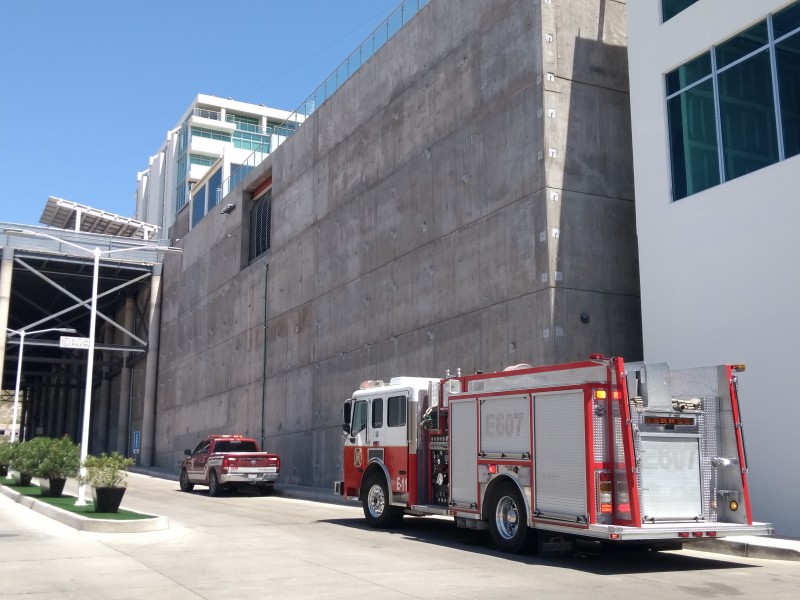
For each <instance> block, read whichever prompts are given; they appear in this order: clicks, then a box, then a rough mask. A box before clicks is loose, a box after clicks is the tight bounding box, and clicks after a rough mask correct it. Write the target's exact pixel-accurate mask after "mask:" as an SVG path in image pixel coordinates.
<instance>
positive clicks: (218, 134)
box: [136, 94, 297, 237]
mask: <svg viewBox="0 0 800 600" xmlns="http://www.w3.org/2000/svg"><path fill="white" fill-rule="evenodd" d="M290 117H291V118H294V119H297V115H296V114H293V113H290V112H289V111H285V110H278V109H275V108H269V107H266V106H262V105H260V104H250V103H247V102H239V101H237V100H232V99H230V98H227V99H226V98H217V97H216V96H210V95H206V94H198V95H197V97H196V98H195V99H194V101H193V102H192V103H191V105H189V108H187V109H186V112H185V113H184V114H183V116H182V117H181V118H180V120H179V121H178V125H177V126H176V127H175V128H174V129H172V130H171V131H168V132H167V139H166V140H165V141H164V143H163V144H162V145H161V148H159V150H158V152H157V153H156V154H154V155H153V156H151V157H150V162H149V164H148V167H147V169H145V170H144V171H142V172H140V173H138V174H137V190H136V218H137V219H140V220H142V221H146V222H148V223H153V224H157V225H159V226H160V227H161V236H162V237H168V235H169V228H170V227H171V226H172V224H173V222H174V221H175V216H176V215H177V213H178V212H179V211H181V210H189V211H190V219H189V222H190V226H192V227H193V226H194V225H196V224H197V223H198V222H199V221H200V219H202V218H203V217H204V216H205V215H206V214H207V213H208V212H209V211H210V210H211V209H212V208H213V207H214V206H215V205H216V204H217V203H218V202H219V201H220V200H221V196H222V195H224V193H227V191H229V190H230V189H231V188H232V187H234V186H235V184H236V183H237V182H238V181H240V180H241V179H242V178H243V177H244V175H246V174H247V172H248V171H249V170H250V169H252V168H253V166H255V165H257V164H258V163H260V162H261V160H263V157H264V156H266V155H268V154H269V153H270V151H271V149H272V148H273V147H274V146H276V145H277V144H278V143H280V141H282V140H283V139H284V138H285V137H286V136H287V135H288V134H290V133H291V131H292V130H294V128H296V121H290ZM232 174H233V177H231V175H232ZM197 184H199V185H197ZM220 190H221V191H222V192H224V193H221V192H220Z"/></svg>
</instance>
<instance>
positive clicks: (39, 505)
mask: <svg viewBox="0 0 800 600" xmlns="http://www.w3.org/2000/svg"><path fill="white" fill-rule="evenodd" d="M0 494H3V495H4V496H6V497H8V498H10V499H11V500H13V501H14V502H16V503H17V504H21V505H22V506H24V507H25V508H30V509H31V510H33V511H34V512H37V513H39V514H41V515H44V516H45V517H48V518H50V519H53V520H54V521H58V522H59V523H63V524H64V525H68V526H69V527H72V528H73V529H77V530H78V531H90V532H92V533H144V532H147V531H161V530H163V529H169V519H168V518H167V517H160V516H152V517H151V518H149V519H135V520H131V521H117V520H116V519H92V518H90V517H84V516H81V515H76V514H74V513H71V512H68V511H65V510H61V509H60V508H56V507H55V506H51V505H49V504H47V503H46V502H41V501H40V500H37V499H36V498H31V497H30V496H23V495H22V494H20V493H19V492H15V491H14V490H12V489H9V488H7V487H5V486H0Z"/></svg>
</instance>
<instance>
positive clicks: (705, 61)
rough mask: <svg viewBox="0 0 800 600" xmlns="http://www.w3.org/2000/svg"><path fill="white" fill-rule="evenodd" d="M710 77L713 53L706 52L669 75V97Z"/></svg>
mask: <svg viewBox="0 0 800 600" xmlns="http://www.w3.org/2000/svg"><path fill="white" fill-rule="evenodd" d="M709 75H711V53H710V52H706V53H704V54H701V55H700V56H698V57H697V58H695V59H694V60H692V61H690V62H688V63H686V64H685V65H681V66H680V67H678V68H677V69H675V70H674V71H672V72H671V73H669V74H667V95H672V94H674V93H675V92H677V91H678V90H682V89H683V88H685V87H687V86H690V85H692V84H693V83H694V82H695V81H700V80H701V79H702V78H703V77H708V76H709Z"/></svg>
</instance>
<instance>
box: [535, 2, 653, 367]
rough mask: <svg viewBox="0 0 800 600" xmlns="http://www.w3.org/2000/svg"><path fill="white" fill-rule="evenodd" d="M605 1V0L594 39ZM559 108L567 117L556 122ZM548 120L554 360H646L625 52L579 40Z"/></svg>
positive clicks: (549, 95)
mask: <svg viewBox="0 0 800 600" xmlns="http://www.w3.org/2000/svg"><path fill="white" fill-rule="evenodd" d="M606 4H607V2H605V1H604V0H601V2H600V5H601V8H600V18H599V21H598V32H599V34H598V38H603V37H604V26H605V23H604V12H605V10H604V8H605V6H606ZM615 22H617V21H615ZM567 77H569V79H567ZM551 85H553V84H551ZM553 109H554V110H555V111H556V114H555V116H556V117H558V116H559V115H558V113H559V112H561V111H568V117H567V118H566V119H564V118H563V114H562V115H560V116H561V117H562V118H558V119H553V118H552V117H553V113H552V112H550V111H552V110H553ZM545 120H546V123H545V131H546V133H545V138H546V140H548V143H547V146H548V147H547V148H545V152H546V153H548V155H549V157H548V158H549V160H550V161H551V162H550V163H549V166H548V170H549V173H548V184H549V187H548V189H547V200H546V201H547V205H548V206H547V212H548V222H549V223H551V228H550V232H549V234H550V235H551V236H553V237H554V238H555V239H551V240H550V242H551V246H552V248H553V250H554V254H553V255H551V256H552V259H551V265H552V264H554V265H555V268H554V269H553V272H551V273H550V274H549V275H550V277H552V278H553V279H554V282H553V286H554V290H555V292H554V300H553V304H552V310H553V315H551V316H552V320H551V323H553V324H554V328H555V332H554V333H555V336H554V340H553V343H554V349H555V352H554V355H555V360H556V362H564V361H570V360H579V359H584V358H586V356H585V354H584V351H585V349H587V348H589V349H591V350H590V351H591V352H600V353H603V354H605V355H607V356H612V355H616V356H622V357H624V358H625V359H626V360H640V359H641V358H642V327H641V305H640V293H639V261H638V242H637V235H636V217H635V206H634V186H633V156H632V141H631V123H630V100H629V92H628V61H627V48H626V47H625V46H622V45H611V44H608V43H605V42H603V41H601V40H596V39H587V38H583V37H578V38H577V39H575V42H574V60H573V64H572V72H571V77H570V75H569V74H566V73H559V77H558V78H557V79H556V82H555V88H549V89H548V88H546V91H545ZM550 123H553V124H552V125H551V124H550ZM557 123H566V124H567V131H566V135H563V132H560V131H557V130H553V129H552V128H556V129H557V125H556V124H557ZM548 128H551V129H550V130H549V131H548ZM561 157H563V159H562V158H561ZM559 181H560V182H561V183H560V185H559V183H558V182H559ZM554 188H555V189H554ZM559 323H561V324H562V325H561V327H559Z"/></svg>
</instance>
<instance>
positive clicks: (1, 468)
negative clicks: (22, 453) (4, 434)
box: [0, 439, 19, 477]
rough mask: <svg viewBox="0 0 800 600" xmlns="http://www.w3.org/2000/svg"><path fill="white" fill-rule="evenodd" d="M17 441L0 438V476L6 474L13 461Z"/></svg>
mask: <svg viewBox="0 0 800 600" xmlns="http://www.w3.org/2000/svg"><path fill="white" fill-rule="evenodd" d="M18 445H19V442H16V441H14V442H10V441H8V440H6V439H2V440H0V477H5V476H6V475H8V470H9V468H10V467H11V463H12V462H14V452H15V451H16V448H17V446H18Z"/></svg>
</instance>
